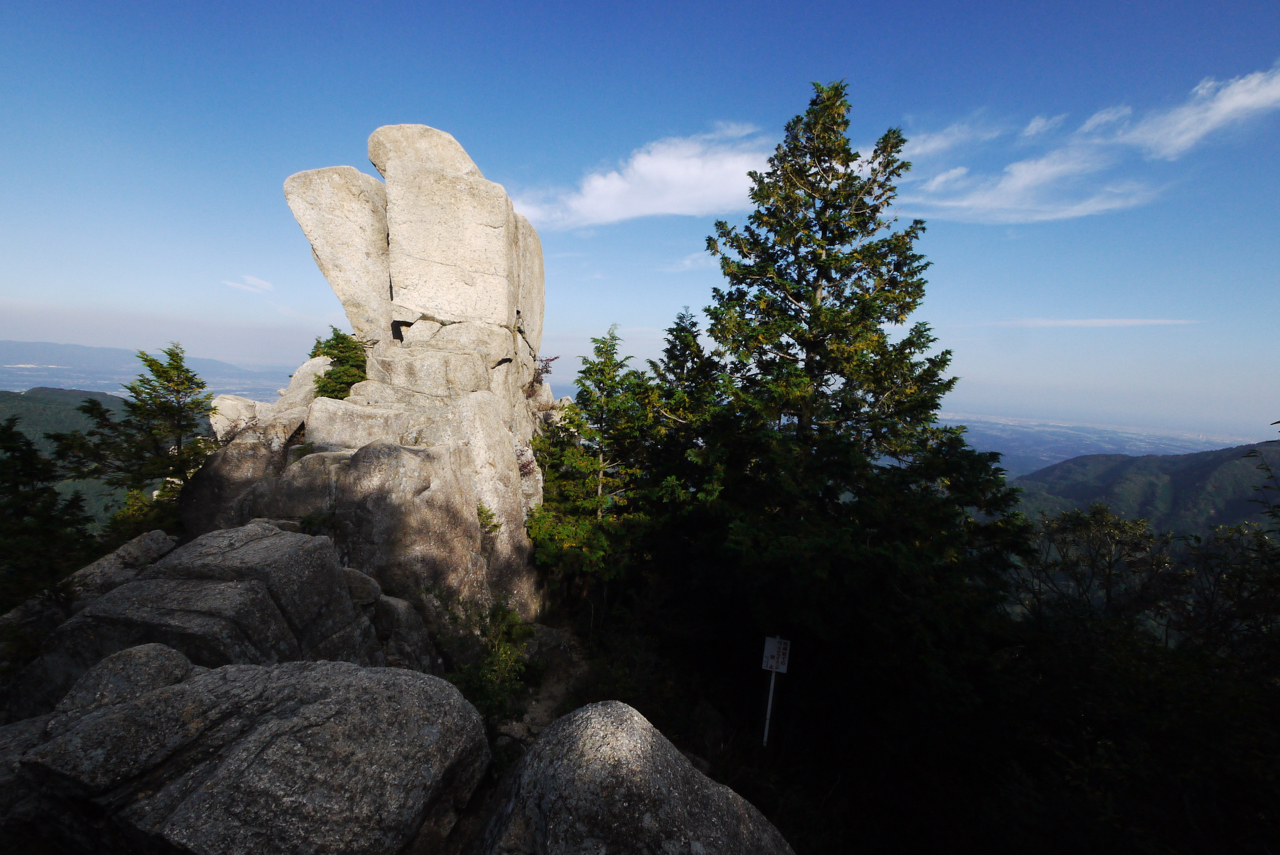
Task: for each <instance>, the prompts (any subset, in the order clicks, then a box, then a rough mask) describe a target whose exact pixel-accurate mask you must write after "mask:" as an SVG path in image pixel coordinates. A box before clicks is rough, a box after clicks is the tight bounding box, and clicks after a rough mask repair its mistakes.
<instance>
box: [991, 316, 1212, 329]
mask: <svg viewBox="0 0 1280 855" xmlns="http://www.w3.org/2000/svg"><path fill="white" fill-rule="evenodd" d="M1196 323H1199V321H1184V320H1178V319H1174V318H1075V319H1058V318H1019V319H1018V320H1014V321H994V322H993V323H992V326H997V327H1161V326H1181V325H1183V324H1196Z"/></svg>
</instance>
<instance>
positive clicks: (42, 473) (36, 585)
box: [0, 416, 92, 613]
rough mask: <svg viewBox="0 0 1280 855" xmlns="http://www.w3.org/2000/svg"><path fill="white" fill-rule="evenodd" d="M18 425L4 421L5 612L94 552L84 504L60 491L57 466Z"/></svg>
mask: <svg viewBox="0 0 1280 855" xmlns="http://www.w3.org/2000/svg"><path fill="white" fill-rule="evenodd" d="M18 421H19V420H18V417H17V416H12V417H10V418H8V419H6V420H5V421H4V422H3V423H0V613H3V612H6V611H8V610H9V609H11V608H13V607H14V606H16V605H18V604H19V603H21V602H22V601H23V600H24V599H26V598H27V597H29V596H31V595H32V594H34V593H36V592H37V591H40V590H42V589H45V588H48V587H50V586H51V585H53V584H54V583H56V582H57V581H58V580H59V579H60V578H61V577H62V576H63V574H65V573H67V572H69V571H71V570H75V569H78V567H79V566H80V563H81V561H82V560H83V559H84V558H86V557H87V556H88V555H89V554H90V553H91V552H92V549H91V546H90V544H91V542H92V541H91V539H90V537H89V532H88V526H89V522H90V520H89V516H88V515H87V514H86V513H85V512H84V501H83V500H82V499H81V497H80V494H79V493H74V494H72V495H71V496H66V497H64V496H62V495H60V494H59V493H58V491H57V490H56V489H55V487H54V485H55V484H57V482H58V481H59V480H61V477H60V475H59V473H58V466H57V464H56V463H54V462H53V461H52V460H49V459H47V458H46V457H44V455H42V454H41V453H40V450H39V449H38V448H36V445H35V443H34V442H32V441H31V440H30V439H29V438H28V437H26V436H25V435H24V434H23V433H22V432H21V431H20V430H18Z"/></svg>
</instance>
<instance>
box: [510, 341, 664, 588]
mask: <svg viewBox="0 0 1280 855" xmlns="http://www.w3.org/2000/svg"><path fill="white" fill-rule="evenodd" d="M592 343H593V345H594V353H593V357H584V358H583V360H582V364H583V367H582V371H581V372H580V373H579V375H578V394H577V396H576V398H575V400H574V403H573V404H572V405H571V406H568V407H563V408H561V409H560V410H559V411H558V412H557V420H556V422H555V423H554V424H552V425H550V426H548V427H547V428H546V429H545V430H544V432H543V434H542V435H541V436H538V437H535V438H534V451H535V453H536V454H537V455H538V458H539V459H540V460H541V461H542V464H543V465H542V469H543V475H544V477H545V479H546V480H545V484H544V487H543V496H544V501H543V504H542V505H541V506H539V507H538V508H537V509H535V510H534V512H533V513H532V514H531V515H530V518H529V523H528V525H529V534H530V537H531V538H532V539H533V542H534V547H535V552H534V555H535V559H536V561H537V563H538V564H539V566H541V567H543V568H545V569H546V570H547V572H548V574H549V576H550V577H551V578H552V580H553V581H555V582H558V583H563V582H566V581H569V580H575V579H576V580H577V581H578V582H581V583H586V584H590V582H589V580H593V579H603V580H607V579H610V578H613V577H616V576H617V575H618V574H619V573H621V572H622V570H623V568H624V565H625V562H626V555H627V551H628V546H627V544H628V543H629V542H630V539H631V537H632V535H633V534H634V532H635V531H636V530H637V529H638V528H639V527H641V526H642V525H643V522H644V517H643V515H642V514H639V513H637V512H635V511H634V510H633V508H632V504H631V501H632V492H633V490H634V488H635V486H636V479H637V475H638V474H639V469H638V468H637V467H636V464H635V461H636V459H637V457H638V455H639V449H640V447H641V446H642V445H643V443H644V442H645V440H646V438H647V436H648V430H649V428H650V426H651V425H652V419H653V410H652V406H653V394H654V390H653V387H652V385H651V384H650V382H649V380H648V378H646V377H645V376H644V375H643V374H642V373H641V372H639V371H636V370H634V369H630V368H628V367H627V362H628V361H629V357H628V358H620V357H619V355H618V345H619V344H620V343H621V339H620V338H619V337H618V334H617V330H616V328H614V329H611V330H609V333H608V334H607V335H606V336H604V337H603V338H595V339H592Z"/></svg>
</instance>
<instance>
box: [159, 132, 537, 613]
mask: <svg viewBox="0 0 1280 855" xmlns="http://www.w3.org/2000/svg"><path fill="white" fill-rule="evenodd" d="M369 159H370V160H371V161H372V163H373V165H374V166H375V167H376V168H377V170H378V172H379V173H381V175H382V176H383V178H384V179H385V182H386V183H385V184H383V183H382V182H379V181H378V180H377V179H375V178H372V177H370V176H368V175H365V174H363V173H360V172H358V171H356V170H355V169H353V168H352V167H349V166H336V167H329V168H326V169H315V170H311V171H308V172H300V173H298V174H296V175H293V176H291V177H290V178H289V179H288V180H287V181H285V185H284V191H285V198H286V200H287V201H288V203H289V207H290V208H291V209H292V210H293V213H294V216H295V217H296V218H297V220H298V224H299V225H300V226H301V227H302V230H303V233H304V234H305V235H306V236H307V239H308V240H309V241H310V242H311V247H312V255H313V257H314V258H315V261H316V264H317V265H318V266H319V267H320V270H321V272H322V273H324V275H325V278H326V279H327V280H328V281H329V284H330V285H331V286H332V287H333V290H334V292H335V293H336V294H337V295H338V298H339V299H340V300H341V301H342V305H343V308H344V309H345V310H346V313H347V317H348V318H349V319H350V321H351V325H352V328H353V330H354V331H355V335H356V336H357V337H358V338H360V339H361V340H363V341H364V342H365V343H366V346H367V353H368V378H369V379H368V380H366V381H364V382H362V383H359V384H357V385H356V386H354V387H353V388H352V390H351V395H350V397H348V398H347V399H345V400H335V399H330V398H318V399H317V398H316V397H315V390H314V382H313V378H314V377H315V376H316V374H318V373H322V372H323V371H324V369H325V368H326V367H327V362H326V361H325V360H324V358H318V359H313V360H311V361H310V362H308V363H306V364H305V365H303V366H302V368H300V369H299V371H298V373H297V374H295V375H294V379H293V382H292V383H291V384H290V387H289V389H288V390H285V391H283V392H282V397H281V399H280V400H279V401H277V402H275V403H274V404H263V403H259V402H254V401H249V400H247V399H243V398H232V397H229V396H220V397H219V398H218V399H216V400H215V404H216V405H217V407H218V411H219V415H218V416H217V417H216V419H215V428H216V429H217V430H218V432H219V434H220V436H222V437H224V438H231V441H230V443H229V444H228V445H227V446H226V447H225V448H223V449H222V450H220V451H219V452H218V453H217V454H215V455H214V456H213V457H212V458H210V460H209V462H208V463H207V464H206V465H205V467H204V469H203V470H202V471H201V472H200V474H199V475H198V476H197V478H196V479H195V481H194V482H193V483H192V485H191V486H190V487H189V488H188V489H187V490H186V491H185V492H184V496H183V503H184V504H183V519H184V522H185V524H186V525H187V527H188V529H189V530H190V531H192V532H193V533H201V532H204V531H210V530H213V529H217V528H227V527H231V526H235V525H243V524H244V523H246V522H248V521H249V520H251V519H254V518H271V519H293V520H302V519H306V520H309V522H310V524H312V525H319V526H321V527H322V528H323V530H324V531H325V532H326V533H327V534H329V535H331V536H332V538H333V540H334V542H335V544H336V546H337V548H338V550H339V554H340V555H342V557H343V559H344V561H346V562H347V563H348V564H350V565H352V566H356V567H359V568H360V569H362V570H365V571H366V572H368V573H370V574H372V575H374V576H375V577H376V578H377V579H378V580H379V582H381V584H382V585H383V587H384V588H386V589H387V590H388V591H389V592H391V593H393V594H395V595H397V596H400V597H404V598H405V599H408V600H410V601H413V602H416V603H418V604H419V605H420V607H425V605H426V603H427V601H428V600H429V599H430V597H429V594H428V592H429V591H432V590H443V591H445V592H446V593H449V594H452V595H457V596H461V597H465V598H468V599H472V600H475V601H478V602H482V603H483V602H489V601H491V600H492V598H493V597H495V596H509V597H511V598H512V601H513V603H514V604H515V605H516V606H517V607H518V608H519V609H520V611H521V612H522V613H524V614H525V615H526V616H531V615H532V614H533V613H534V612H536V610H537V594H536V591H535V589H534V585H533V582H532V576H531V574H530V570H529V542H528V538H527V536H526V534H525V529H524V518H525V514H526V513H527V512H528V510H529V509H530V508H531V507H533V506H534V505H535V504H537V502H539V501H540V500H541V492H542V489H541V484H542V476H541V473H540V472H539V470H538V467H537V464H536V462H535V461H534V459H533V453H532V451H531V449H530V446H529V443H530V439H531V437H532V434H533V431H534V426H535V424H536V423H537V420H538V415H539V413H540V412H544V411H546V410H548V409H550V407H551V393H550V388H549V387H548V386H545V385H543V384H542V383H541V381H540V378H539V375H538V372H537V354H538V347H539V345H540V343H541V338H542V317H543V302H544V301H543V268H542V247H541V244H540V243H539V241H538V235H537V232H535V231H534V229H533V227H532V226H531V225H530V224H529V222H528V220H526V219H525V218H524V217H522V216H521V215H519V214H517V213H515V211H514V210H513V209H512V206H511V200H510V199H509V198H508V197H507V194H506V192H505V191H504V190H503V188H502V187H501V186H500V185H498V184H494V183H493V182H490V181H487V180H486V179H485V178H484V176H483V175H482V174H481V173H480V170H479V169H478V168H477V167H476V165H475V164H474V163H473V162H472V161H471V158H470V157H468V156H467V153H466V152H465V151H464V150H463V149H462V146H460V145H459V144H458V143H457V141H456V140H454V138H453V137H452V136H450V135H449V134H447V133H444V132H443V131H438V130H435V129H434V128H429V127H426V126H424V125H391V126H387V127H382V128H379V129H378V130H376V131H374V133H373V135H372V136H370V138H369ZM486 509H487V512H486ZM489 514H492V522H489V521H488V520H487V519H486V518H487V517H488V516H489Z"/></svg>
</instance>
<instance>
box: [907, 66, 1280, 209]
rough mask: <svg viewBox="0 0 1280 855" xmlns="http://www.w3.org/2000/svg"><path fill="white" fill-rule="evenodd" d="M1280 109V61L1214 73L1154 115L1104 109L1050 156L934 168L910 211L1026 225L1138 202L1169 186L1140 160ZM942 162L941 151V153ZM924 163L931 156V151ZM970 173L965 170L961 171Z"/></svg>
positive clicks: (912, 197)
mask: <svg viewBox="0 0 1280 855" xmlns="http://www.w3.org/2000/svg"><path fill="white" fill-rule="evenodd" d="M1277 110H1280V63H1277V64H1276V66H1275V67H1273V68H1272V69H1271V70H1269V71H1258V72H1254V73H1253V74H1248V75H1245V76H1243V77H1237V78H1234V79H1232V80H1229V81H1226V82H1219V81H1216V80H1212V79H1209V80H1205V81H1204V82H1202V83H1201V84H1200V85H1199V86H1197V87H1196V88H1195V89H1194V90H1193V91H1192V93H1191V95H1190V97H1189V98H1188V99H1187V101H1186V102H1184V103H1183V104H1181V105H1179V106H1176V107H1173V108H1170V109H1165V110H1157V111H1153V112H1150V113H1147V114H1145V115H1144V116H1142V117H1141V118H1140V119H1137V120H1135V119H1134V118H1133V117H1134V111H1133V108H1132V107H1129V106H1114V107H1107V108H1106V109H1103V110H1099V111H1097V112H1096V113H1094V114H1093V115H1092V116H1090V117H1089V118H1088V119H1086V120H1085V122H1084V123H1083V124H1081V125H1080V127H1079V128H1078V129H1077V130H1076V132H1075V133H1074V134H1072V135H1070V136H1069V137H1067V138H1066V139H1065V141H1062V142H1060V143H1059V144H1057V145H1056V147H1052V148H1049V150H1047V151H1045V152H1044V153H1043V154H1041V155H1039V156H1037V157H1033V158H1026V159H1023V160H1018V161H1015V162H1013V163H1009V164H1008V165H1006V166H1004V167H1003V169H1001V170H1000V171H999V172H988V173H987V174H985V175H984V174H982V173H980V172H976V171H971V170H970V169H967V168H966V167H953V168H951V169H946V168H945V167H946V166H948V164H946V163H945V162H944V163H940V164H938V165H937V166H935V167H934V169H935V170H942V171H939V172H938V174H937V175H936V176H935V177H934V178H932V179H931V180H929V181H926V182H923V183H921V184H919V185H914V186H912V185H908V186H909V187H912V191H911V192H910V193H907V192H904V194H903V195H902V196H901V197H899V201H900V203H901V204H902V206H903V207H904V209H909V210H911V212H912V213H920V214H922V215H924V216H927V217H938V218H942V219H956V220H966V221H970V222H986V223H1026V222H1042V221H1046V220H1061V219H1069V218H1073V217H1083V216H1089V215H1091V214H1100V213H1103V212H1106V211H1116V210H1120V209H1123V208H1132V207H1135V206H1138V205H1143V204H1146V203H1148V202H1150V201H1151V200H1152V199H1154V198H1156V196H1158V195H1159V193H1160V189H1161V188H1160V186H1158V185H1159V183H1158V182H1157V181H1155V180H1153V179H1149V178H1148V179H1144V178H1143V175H1144V173H1145V174H1149V169H1146V168H1144V167H1143V165H1142V163H1141V162H1140V160H1138V159H1137V158H1135V157H1134V155H1135V153H1136V152H1139V151H1140V152H1142V153H1144V154H1146V155H1148V156H1149V157H1152V158H1161V159H1166V160H1173V159H1176V158H1177V157H1179V156H1181V155H1183V154H1184V153H1186V152H1187V151H1188V150H1189V149H1191V148H1192V147H1193V146H1195V145H1196V144H1197V143H1199V142H1200V141H1201V140H1203V139H1204V138H1205V137H1206V136H1207V135H1208V134H1210V133H1213V132H1214V131H1215V130H1218V129H1220V128H1222V127H1224V126H1227V125H1230V124H1236V123H1240V122H1243V121H1245V120H1247V119H1250V118H1254V117H1257V116H1260V115H1263V114H1265V113H1268V112H1272V111H1277ZM1065 118H1066V114H1062V115H1059V116H1054V117H1053V118H1051V119H1050V118H1046V117H1045V116H1043V115H1040V116H1036V117H1035V118H1034V119H1032V120H1031V122H1030V123H1028V124H1027V125H1026V127H1025V128H1024V129H1023V131H1022V132H1021V133H1020V134H1019V137H1020V138H1022V139H1023V140H1026V142H1023V143H1021V145H1022V146H1026V145H1030V144H1034V143H1033V142H1032V140H1038V139H1043V138H1044V135H1045V134H1046V133H1047V132H1048V131H1049V130H1052V129H1053V128H1054V127H1056V126H1057V125H1059V124H1061V123H1062V122H1063V121H1065ZM968 128H969V126H968V125H964V124H957V125H952V126H950V127H949V128H947V129H946V130H944V131H941V132H939V133H938V134H934V135H932V136H931V135H928V134H926V135H924V140H925V145H924V146H923V149H924V151H925V152H926V153H929V154H934V153H937V154H941V153H943V152H945V151H946V150H947V148H948V147H949V146H948V145H947V144H944V143H945V142H946V141H948V140H958V139H962V138H965V133H966V130H965V129H968ZM984 155H985V156H986V157H988V158H989V157H991V156H992V155H995V156H997V157H998V156H999V155H998V152H990V151H989V152H981V151H969V152H967V153H966V157H967V158H972V159H973V160H981V159H982V157H983V156H984ZM938 159H939V160H943V158H942V157H939V158H938ZM922 161H924V163H926V164H927V163H928V162H929V158H928V157H924V158H922ZM960 170H965V171H963V172H962V171H960Z"/></svg>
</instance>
